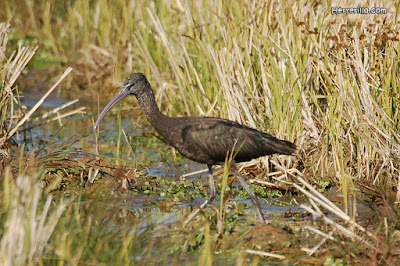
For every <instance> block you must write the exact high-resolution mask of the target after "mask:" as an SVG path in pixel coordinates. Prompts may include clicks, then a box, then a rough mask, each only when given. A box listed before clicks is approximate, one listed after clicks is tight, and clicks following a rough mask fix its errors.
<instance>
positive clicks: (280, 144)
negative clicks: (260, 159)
mask: <svg viewBox="0 0 400 266" xmlns="http://www.w3.org/2000/svg"><path fill="white" fill-rule="evenodd" d="M271 137H272V136H271ZM268 145H269V146H270V148H271V149H272V150H273V153H279V154H286V155H292V154H293V153H294V152H295V151H296V150H297V146H296V144H294V143H292V142H290V141H287V140H280V139H277V138H275V137H273V139H269V141H268Z"/></svg>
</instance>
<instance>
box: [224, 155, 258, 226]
mask: <svg viewBox="0 0 400 266" xmlns="http://www.w3.org/2000/svg"><path fill="white" fill-rule="evenodd" d="M231 171H232V172H233V174H234V175H235V176H236V178H237V179H238V180H239V182H240V184H241V185H242V186H243V187H244V189H245V190H246V191H247V193H249V195H250V197H251V201H252V202H253V204H254V206H256V210H257V214H258V217H259V218H260V220H261V222H262V223H264V224H265V219H264V215H263V213H262V211H261V207H260V203H259V202H258V199H257V197H256V195H254V192H253V191H252V190H251V189H250V187H249V185H247V183H246V181H244V179H243V178H242V177H241V176H240V174H239V172H238V170H237V169H236V165H235V164H234V163H233V164H232V165H231Z"/></svg>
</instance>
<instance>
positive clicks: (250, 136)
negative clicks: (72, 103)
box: [95, 73, 296, 225]
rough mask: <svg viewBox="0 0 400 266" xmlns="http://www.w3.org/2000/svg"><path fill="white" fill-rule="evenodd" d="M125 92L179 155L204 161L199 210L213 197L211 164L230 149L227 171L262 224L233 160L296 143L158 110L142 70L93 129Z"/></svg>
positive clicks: (292, 146)
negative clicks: (204, 189) (205, 188)
mask: <svg viewBox="0 0 400 266" xmlns="http://www.w3.org/2000/svg"><path fill="white" fill-rule="evenodd" d="M128 95H135V97H136V98H137V100H138V102H139V104H140V106H141V108H142V109H143V111H144V113H145V114H146V117H147V119H148V120H149V122H150V123H151V125H152V126H153V127H154V128H155V129H156V130H157V131H158V133H160V135H161V136H162V137H164V138H165V139H166V140H167V141H168V143H169V144H170V145H171V146H173V147H174V148H176V149H177V150H178V151H179V152H180V153H181V154H182V155H183V156H185V157H187V158H189V159H191V160H193V161H196V162H199V163H204V164H207V166H208V172H209V175H208V176H209V181H210V196H209V198H208V199H207V200H206V201H205V202H204V203H203V204H202V205H201V206H200V209H203V208H204V207H205V206H206V205H207V204H209V203H211V202H212V201H213V200H214V198H215V186H214V177H213V172H212V166H213V165H217V164H223V163H224V162H225V159H226V157H227V154H230V153H231V152H232V150H233V151H234V154H235V157H234V162H232V164H231V168H230V170H231V172H232V173H233V174H235V176H236V178H237V179H238V180H239V182H240V183H241V184H242V186H243V187H244V188H245V189H246V191H247V192H248V193H249V195H250V197H251V200H252V202H253V203H254V205H255V206H256V209H257V213H258V216H259V218H260V220H261V221H262V222H263V223H265V220H264V216H263V214H262V211H261V208H260V204H259V203H258V200H257V198H256V196H255V195H254V193H253V191H252V190H251V189H250V187H249V186H248V185H247V183H246V182H245V181H244V180H243V178H242V177H241V176H240V175H239V173H238V171H237V169H236V166H235V162H245V161H250V160H251V159H254V158H258V157H260V156H264V155H270V154H274V153H280V154H287V155H290V154H293V152H294V151H295V150H296V145H295V144H293V143H291V142H289V141H285V140H279V139H277V138H275V137H273V136H271V135H270V134H268V133H266V132H262V131H259V130H257V129H254V128H250V127H247V126H244V125H241V124H239V123H236V122H233V121H230V120H226V119H222V118H216V117H193V116H185V117H169V116H165V115H163V114H162V113H161V112H160V110H159V109H158V106H157V103H156V100H155V98H154V92H153V89H152V88H151V85H150V83H149V82H148V81H147V79H146V76H145V75H144V74H142V73H135V74H132V75H130V76H129V77H128V78H127V79H126V80H125V83H124V85H123V88H122V89H121V90H120V91H119V92H118V94H117V95H116V96H115V97H114V98H113V99H112V100H111V101H110V102H109V103H108V104H107V105H106V107H105V108H104V110H103V111H102V112H101V114H100V115H99V117H98V119H97V121H96V124H95V130H96V129H97V127H98V126H99V123H100V121H101V120H102V119H103V117H104V116H105V114H106V113H107V112H108V111H109V110H110V109H111V108H112V107H113V106H114V105H115V104H116V103H118V102H119V101H121V100H122V99H124V98H125V97H127V96H128ZM200 209H198V210H196V211H195V212H193V213H192V214H191V215H190V216H189V217H188V219H187V220H186V221H185V223H184V225H186V224H187V223H189V222H190V221H191V220H192V219H193V218H194V217H195V216H196V215H197V214H198V212H199V211H200Z"/></svg>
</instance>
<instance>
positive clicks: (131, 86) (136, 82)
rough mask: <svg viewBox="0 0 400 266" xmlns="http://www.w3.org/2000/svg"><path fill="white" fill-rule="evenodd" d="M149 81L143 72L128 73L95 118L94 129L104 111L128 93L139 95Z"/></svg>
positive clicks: (142, 92) (147, 85)
mask: <svg viewBox="0 0 400 266" xmlns="http://www.w3.org/2000/svg"><path fill="white" fill-rule="evenodd" d="M148 83H149V82H148V81H147V79H146V76H145V75H144V74H143V73H134V74H132V75H130V76H129V77H128V78H127V79H126V80H125V82H124V85H123V87H122V89H121V90H120V91H119V92H118V93H117V95H115V97H114V98H113V99H112V100H111V101H110V102H109V103H108V104H107V105H106V107H104V109H103V111H102V112H101V113H100V115H99V117H98V118H97V121H96V124H95V126H94V129H95V131H96V130H97V127H98V126H99V124H100V121H101V120H102V119H103V117H104V116H105V115H106V113H107V112H108V111H109V110H111V108H112V107H113V106H114V105H116V104H117V103H118V102H120V101H121V100H122V99H124V98H125V97H127V96H129V95H135V96H136V98H139V97H141V95H143V94H144V93H145V91H146V89H147V88H148V87H149V84H148Z"/></svg>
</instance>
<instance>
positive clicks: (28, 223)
mask: <svg viewBox="0 0 400 266" xmlns="http://www.w3.org/2000/svg"><path fill="white" fill-rule="evenodd" d="M38 173H39V174H38ZM40 176H41V175H40V172H37V173H32V175H29V174H23V173H19V174H18V176H17V177H13V176H12V174H11V168H10V167H7V168H6V169H5V173H4V175H3V178H2V184H1V187H2V190H1V202H2V203H1V205H0V210H1V213H2V218H1V220H2V221H1V224H2V229H1V231H2V234H1V240H0V261H1V264H2V265H22V264H32V263H35V262H37V261H38V260H39V258H41V257H42V256H43V254H44V250H45V247H46V245H47V244H48V241H49V238H50V237H51V235H52V234H53V231H54V228H55V226H56V225H57V222H58V220H59V219H60V217H61V215H62V214H63V212H64V210H65V209H66V206H67V202H66V201H65V200H61V201H59V202H58V203H57V205H56V207H51V205H52V201H53V197H52V196H51V195H48V196H45V195H44V193H43V186H42V184H41V178H40ZM43 199H44V200H45V201H44V204H43Z"/></svg>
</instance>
